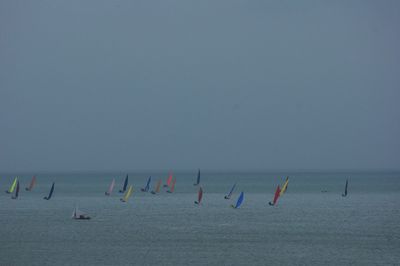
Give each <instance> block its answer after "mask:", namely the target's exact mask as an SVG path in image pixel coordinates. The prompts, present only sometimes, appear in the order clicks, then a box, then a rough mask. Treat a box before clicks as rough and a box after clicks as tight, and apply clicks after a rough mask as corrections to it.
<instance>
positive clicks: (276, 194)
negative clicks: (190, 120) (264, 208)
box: [268, 185, 281, 206]
mask: <svg viewBox="0 0 400 266" xmlns="http://www.w3.org/2000/svg"><path fill="white" fill-rule="evenodd" d="M280 194H281V189H280V187H279V185H278V187H277V188H276V191H275V196H274V200H273V201H272V202H269V203H268V204H269V205H271V206H274V205H275V204H276V202H277V201H278V198H279V195H280Z"/></svg>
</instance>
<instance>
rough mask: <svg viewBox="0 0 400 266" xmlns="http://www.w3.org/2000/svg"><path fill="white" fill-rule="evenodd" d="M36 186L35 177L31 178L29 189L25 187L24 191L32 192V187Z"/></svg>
mask: <svg viewBox="0 0 400 266" xmlns="http://www.w3.org/2000/svg"><path fill="white" fill-rule="evenodd" d="M35 184H36V176H32V180H31V183H30V184H29V187H26V188H25V190H26V191H32V189H33V187H34V186H35Z"/></svg>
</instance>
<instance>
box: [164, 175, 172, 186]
mask: <svg viewBox="0 0 400 266" xmlns="http://www.w3.org/2000/svg"><path fill="white" fill-rule="evenodd" d="M171 181H172V173H169V176H168V179H167V183H166V184H165V185H164V187H169V186H170V185H171Z"/></svg>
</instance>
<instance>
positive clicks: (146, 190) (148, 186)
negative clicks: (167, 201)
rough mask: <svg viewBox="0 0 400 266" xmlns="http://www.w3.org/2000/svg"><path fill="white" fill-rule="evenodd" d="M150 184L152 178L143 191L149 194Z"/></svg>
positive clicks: (148, 180)
mask: <svg viewBox="0 0 400 266" xmlns="http://www.w3.org/2000/svg"><path fill="white" fill-rule="evenodd" d="M150 182H151V176H149V179H147V184H146V186H145V187H144V188H142V189H141V191H143V192H149V190H150Z"/></svg>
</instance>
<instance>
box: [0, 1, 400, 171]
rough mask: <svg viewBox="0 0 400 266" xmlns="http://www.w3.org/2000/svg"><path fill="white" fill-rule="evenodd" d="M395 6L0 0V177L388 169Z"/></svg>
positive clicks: (397, 31)
mask: <svg viewBox="0 0 400 266" xmlns="http://www.w3.org/2000/svg"><path fill="white" fill-rule="evenodd" d="M399 25H400V2H399V1H396V0H394V1H387V0H385V1H368V0H362V1H354V0H350V1H344V0H343V1H294V0H293V1H285V0H282V1H261V0H253V1H238V0H220V1H219V0H204V1H190V0H182V1H172V0H155V1H149V0H136V1H128V0H120V1H104V0H87V1H85V0H83V1H82V0H71V1H59V0H42V1H18V0H2V1H0V171H1V172H6V171H14V172H21V171H91V170H96V171H108V170H111V171H119V170H121V171H125V170H155V169H158V170H170V169H175V170H190V169H197V168H201V169H208V170H246V171H247V170H254V171H257V170H276V169H281V170H307V169H310V170H311V169H313V170H346V169H352V170H356V169H357V170H393V169H399V168H400V167H399V166H400V107H399V106H400V105H399V102H400V87H399V85H400V49H399V47H400V28H399Z"/></svg>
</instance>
